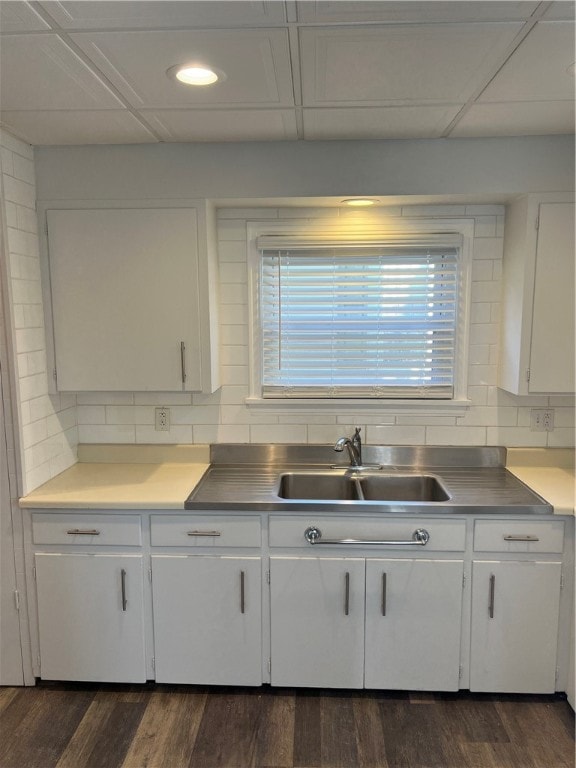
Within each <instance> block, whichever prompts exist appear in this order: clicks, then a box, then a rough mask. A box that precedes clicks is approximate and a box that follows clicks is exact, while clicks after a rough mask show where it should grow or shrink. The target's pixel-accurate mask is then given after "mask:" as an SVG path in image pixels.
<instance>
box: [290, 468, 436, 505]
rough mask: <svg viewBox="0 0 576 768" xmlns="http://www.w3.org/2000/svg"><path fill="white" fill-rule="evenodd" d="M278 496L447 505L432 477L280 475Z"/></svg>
mask: <svg viewBox="0 0 576 768" xmlns="http://www.w3.org/2000/svg"><path fill="white" fill-rule="evenodd" d="M278 496H280V498H282V499H302V500H306V501H318V500H324V501H382V502H387V501H391V502H392V501H419V502H433V501H436V502H438V501H440V502H441V501H448V500H449V499H450V495H449V493H448V492H447V490H446V489H445V488H444V486H443V485H442V483H441V482H440V480H439V479H438V478H437V477H435V476H434V475H416V474H393V475H392V474H390V475H385V474H369V475H363V474H346V475H341V474H339V475H334V474H330V473H326V472H288V473H286V474H283V475H280V482H279V485H278Z"/></svg>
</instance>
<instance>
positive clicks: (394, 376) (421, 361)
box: [255, 233, 467, 402]
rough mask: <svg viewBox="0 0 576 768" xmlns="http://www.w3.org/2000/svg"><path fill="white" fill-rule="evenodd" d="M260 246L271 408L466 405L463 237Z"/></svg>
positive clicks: (261, 242) (263, 392) (282, 239)
mask: <svg viewBox="0 0 576 768" xmlns="http://www.w3.org/2000/svg"><path fill="white" fill-rule="evenodd" d="M256 246H257V251H258V274H257V285H258V290H257V293H258V296H257V298H258V312H257V316H258V319H259V321H258V327H257V328H256V329H255V331H256V343H257V346H258V348H259V353H260V354H259V363H258V368H259V370H258V377H257V378H259V382H260V392H259V396H260V397H261V398H265V399H275V400H278V399H290V398H297V399H300V400H309V399H312V400H318V399H323V400H335V399H346V400H349V401H363V400H367V401H369V400H374V399H378V400H382V399H386V400H394V401H396V402H399V401H401V400H403V401H418V400H420V401H435V402H438V401H441V400H450V401H453V400H455V399H460V398H461V393H462V390H463V387H462V380H461V379H462V377H461V371H462V369H463V365H462V361H460V360H459V357H460V356H461V353H462V349H461V346H462V330H463V327H464V326H467V323H465V321H464V319H463V317H462V315H463V307H464V301H463V298H464V294H465V293H466V290H465V284H466V281H465V280H463V277H464V276H465V274H466V272H467V269H466V268H465V259H464V258H463V238H462V236H461V235H460V234H455V233H451V234H435V233H430V234H428V233H426V234H424V233H418V234H410V235H403V236H398V235H397V236H394V237H391V236H388V237H379V238H376V239H375V238H374V237H369V238H366V239H357V240H355V241H352V240H350V239H347V240H346V239H341V238H336V239H334V238H330V237H328V236H326V235H324V236H321V237H307V238H302V237H300V238H298V237H296V236H288V235H274V234H267V235H261V236H259V237H258V238H257V239H256Z"/></svg>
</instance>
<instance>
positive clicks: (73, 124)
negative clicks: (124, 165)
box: [2, 109, 157, 145]
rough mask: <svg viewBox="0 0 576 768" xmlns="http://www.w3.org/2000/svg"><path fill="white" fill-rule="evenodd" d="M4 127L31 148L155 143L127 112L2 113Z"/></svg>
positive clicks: (33, 111)
mask: <svg viewBox="0 0 576 768" xmlns="http://www.w3.org/2000/svg"><path fill="white" fill-rule="evenodd" d="M2 124H3V126H4V127H5V128H6V129H7V130H9V131H11V132H12V133H14V134H15V135H16V136H20V137H21V138H22V139H24V140H25V141H27V142H29V143H30V144H35V145H42V144H142V143H147V142H156V141H157V139H156V137H155V136H154V134H153V133H151V132H150V131H148V130H147V129H146V128H145V127H144V126H143V125H142V124H141V123H140V121H139V120H137V119H136V118H135V117H134V115H132V114H131V113H130V112H128V111H127V110H124V111H122V110H110V109H109V110H102V111H88V110H86V111H83V110H75V111H74V112H70V111H68V110H52V111H45V112H37V111H35V110H31V111H26V112H20V111H15V112H2Z"/></svg>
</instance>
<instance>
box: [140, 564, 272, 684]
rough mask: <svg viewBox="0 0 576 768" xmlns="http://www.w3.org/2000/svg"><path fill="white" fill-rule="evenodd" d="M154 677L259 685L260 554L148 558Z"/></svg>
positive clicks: (174, 681)
mask: <svg viewBox="0 0 576 768" xmlns="http://www.w3.org/2000/svg"><path fill="white" fill-rule="evenodd" d="M152 593H153V598H152V605H153V613H154V646H155V669H156V681H157V682H160V683H190V684H197V685H261V684H262V650H261V646H262V620H261V614H262V588H261V558H260V557H226V556H205V557H204V556H201V555H153V556H152Z"/></svg>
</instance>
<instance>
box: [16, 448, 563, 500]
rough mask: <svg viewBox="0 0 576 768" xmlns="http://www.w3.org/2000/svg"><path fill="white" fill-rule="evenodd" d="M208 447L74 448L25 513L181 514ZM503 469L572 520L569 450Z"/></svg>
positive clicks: (547, 451)
mask: <svg viewBox="0 0 576 768" xmlns="http://www.w3.org/2000/svg"><path fill="white" fill-rule="evenodd" d="M209 456H210V451H209V446H199V445H193V446H188V445H182V446H179V445H176V446H153V445H146V446H115V445H98V446H87V445H84V446H79V447H78V457H79V462H78V463H77V464H75V465H74V466H72V467H70V469H67V470H65V471H64V472H62V473H61V474H60V475H58V476H57V477H55V478H53V479H52V480H49V481H48V482H47V483H44V485H41V486H40V487H39V488H36V489H35V490H34V491H31V492H30V493H29V494H28V495H27V496H24V497H23V498H22V499H20V506H21V507H24V508H30V509H56V508H60V509H67V508H68V509H183V508H184V501H185V500H186V498H187V497H188V496H189V495H190V493H191V492H192V491H193V489H194V488H195V487H196V485H197V484H198V482H199V481H200V479H201V478H202V476H203V475H204V473H205V472H206V470H207V469H208V467H209V466H210V458H209ZM506 466H507V469H508V470H509V471H510V472H512V473H513V474H514V475H516V477H518V478H519V479H520V480H521V481H522V482H523V483H525V484H526V485H527V486H529V487H530V488H531V489H532V490H534V491H535V492H536V493H538V494H539V495H540V496H542V497H543V498H544V499H546V501H548V502H549V503H550V504H552V506H553V507H554V514H556V515H574V510H575V506H576V503H575V474H574V451H573V450H570V449H556V448H509V449H508V458H507V464H506Z"/></svg>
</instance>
